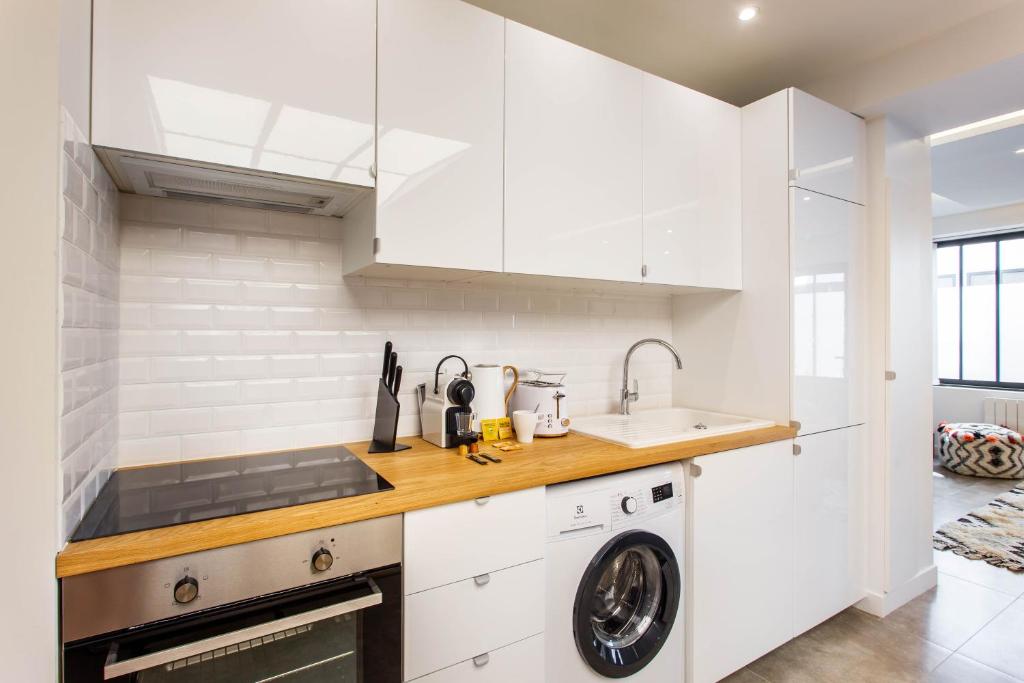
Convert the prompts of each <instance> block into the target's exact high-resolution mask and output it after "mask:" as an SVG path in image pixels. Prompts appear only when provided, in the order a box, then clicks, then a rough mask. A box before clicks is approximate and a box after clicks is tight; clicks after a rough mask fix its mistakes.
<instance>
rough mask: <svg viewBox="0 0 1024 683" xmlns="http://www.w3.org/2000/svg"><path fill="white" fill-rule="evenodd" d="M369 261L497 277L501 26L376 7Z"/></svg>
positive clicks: (427, 1)
mask: <svg viewBox="0 0 1024 683" xmlns="http://www.w3.org/2000/svg"><path fill="white" fill-rule="evenodd" d="M378 11H379V37H380V46H379V49H378V70H379V85H378V88H379V91H378V107H379V125H380V140H379V147H378V151H377V156H378V161H377V164H378V172H377V228H376V236H377V237H378V238H380V242H379V251H378V253H377V255H376V260H377V262H379V263H399V264H406V265H418V266H433V267H443V268H470V269H472V270H489V271H500V270H501V264H502V192H503V188H502V163H503V149H502V147H503V137H502V136H503V117H504V114H503V111H504V82H505V73H504V69H505V66H504V59H505V51H504V44H505V21H504V19H502V17H500V16H498V15H496V14H491V13H490V12H486V11H484V10H482V9H480V8H478V7H474V6H473V5H469V4H466V3H464V2H460V1H459V0H379V10H378Z"/></svg>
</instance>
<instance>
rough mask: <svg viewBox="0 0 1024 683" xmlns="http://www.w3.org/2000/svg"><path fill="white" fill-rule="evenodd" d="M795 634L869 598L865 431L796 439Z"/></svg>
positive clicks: (848, 429)
mask: <svg viewBox="0 0 1024 683" xmlns="http://www.w3.org/2000/svg"><path fill="white" fill-rule="evenodd" d="M796 444H797V446H799V447H800V455H798V456H797V457H796V458H794V459H793V473H794V492H795V501H796V509H795V533H796V573H795V575H794V586H795V591H794V595H795V599H796V601H795V603H794V610H793V612H794V613H793V633H794V634H800V633H803V632H804V631H806V630H808V629H810V628H813V627H814V626H817V625H818V624H820V623H821V622H823V621H825V620H826V619H828V618H829V617H831V616H832V615H834V614H837V613H838V612H841V611H842V610H844V609H846V608H847V607H849V606H850V605H852V604H854V603H855V602H857V601H858V600H860V599H861V598H862V597H864V589H863V586H864V547H865V544H864V500H863V490H864V487H863V476H864V473H863V469H862V463H863V461H864V457H863V455H864V454H863V449H864V427H863V426H856V427H846V428H844V429H834V430H832V431H828V432H822V433H820V434H811V435H810V436H801V437H799V438H797V440H796Z"/></svg>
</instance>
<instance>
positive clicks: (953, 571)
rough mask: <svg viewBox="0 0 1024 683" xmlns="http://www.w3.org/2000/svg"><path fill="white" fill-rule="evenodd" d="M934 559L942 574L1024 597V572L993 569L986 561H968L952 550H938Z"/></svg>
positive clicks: (999, 568)
mask: <svg viewBox="0 0 1024 683" xmlns="http://www.w3.org/2000/svg"><path fill="white" fill-rule="evenodd" d="M934 557H935V566H936V568H938V570H939V573H940V574H947V575H950V576H955V577H957V578H959V579H965V580H967V581H970V582H972V583H976V584H978V585H981V586H985V587H987V588H992V589H994V590H997V591H1000V592H1002V593H1006V594H1007V595H1012V596H1014V597H1018V598H1019V597H1021V596H1022V595H1024V572H1011V571H1010V570H1009V569H1003V568H1002V567H993V566H992V565H990V564H989V563H988V562H985V561H984V560H968V559H967V558H966V557H961V556H960V555H957V554H956V553H954V552H953V551H951V550H936V551H935V552H934ZM940 579H941V577H940Z"/></svg>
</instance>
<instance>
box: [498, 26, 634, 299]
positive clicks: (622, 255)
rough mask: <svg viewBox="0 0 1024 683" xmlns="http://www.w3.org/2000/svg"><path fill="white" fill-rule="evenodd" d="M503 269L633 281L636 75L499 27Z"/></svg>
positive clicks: (560, 43)
mask: <svg viewBox="0 0 1024 683" xmlns="http://www.w3.org/2000/svg"><path fill="white" fill-rule="evenodd" d="M505 59H506V80H505V89H506V97H505V117H506V118H505V271H506V272H510V273H526V274H533V275H559V276H564V277H577V278H594V279H601V280H616V281H623V282H640V280H641V277H642V276H641V267H642V265H643V263H642V260H643V259H642V256H643V246H642V245H643V242H642V238H643V223H642V219H641V212H642V206H643V198H642V184H641V125H642V117H641V81H642V75H641V72H640V71H639V70H638V69H635V68H633V67H631V66H626V65H625V64H622V63H621V62H616V61H615V60H613V59H609V58H608V57H604V56H602V55H599V54H597V53H595V52H591V51H589V50H585V49H583V48H581V47H579V46H577V45H573V44H572V43H568V42H566V41H564V40H561V39H559V38H555V37H554V36H550V35H547V34H545V33H541V32H540V31H537V30H534V29H532V28H529V27H527V26H523V25H521V24H517V23H515V22H513V21H507V22H506V57H505Z"/></svg>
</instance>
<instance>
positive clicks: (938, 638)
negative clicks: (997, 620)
mask: <svg viewBox="0 0 1024 683" xmlns="http://www.w3.org/2000/svg"><path fill="white" fill-rule="evenodd" d="M1013 600H1014V596H1012V595H1007V594H1006V593H1000V592H999V591H996V590H993V589H991V588H986V587H985V586H980V585H978V584H976V583H971V582H970V581H965V580H964V579H960V578H957V577H955V576H950V575H948V574H940V575H939V584H938V586H936V587H935V588H933V589H931V590H930V591H928V592H927V593H924V594H923V595H919V596H918V597H916V598H914V599H913V600H911V601H910V602H908V603H907V604H906V605H904V606H903V607H900V608H899V609H898V610H896V611H895V612H893V613H892V614H890V615H889V616H887V617H886V618H885V619H883V620H882V623H883V624H885V625H886V626H889V627H891V628H895V629H899V630H900V631H905V632H907V633H913V634H915V635H917V636H919V637H921V638H924V639H925V640H927V641H930V642H932V643H935V644H936V645H941V646H942V647H944V648H947V649H949V650H956V649H957V648H958V647H960V646H961V645H963V644H964V643H966V642H967V641H968V640H970V638H971V636H973V635H974V634H975V633H977V632H978V631H980V630H981V629H982V627H984V626H985V624H987V623H988V622H989V621H991V620H992V619H993V618H994V617H995V616H996V615H997V614H999V613H1000V612H1002V611H1003V610H1004V609H1006V607H1008V606H1009V605H1010V603H1012V602H1013Z"/></svg>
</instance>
